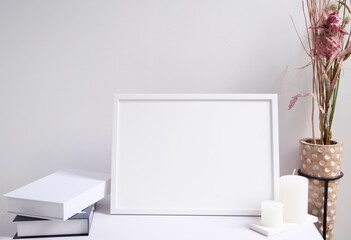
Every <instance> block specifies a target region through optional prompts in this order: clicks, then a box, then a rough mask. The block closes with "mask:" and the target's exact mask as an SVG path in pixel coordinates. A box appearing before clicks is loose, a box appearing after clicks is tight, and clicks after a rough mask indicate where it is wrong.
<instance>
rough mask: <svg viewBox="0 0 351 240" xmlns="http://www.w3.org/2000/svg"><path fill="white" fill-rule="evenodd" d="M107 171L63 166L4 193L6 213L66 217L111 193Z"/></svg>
mask: <svg viewBox="0 0 351 240" xmlns="http://www.w3.org/2000/svg"><path fill="white" fill-rule="evenodd" d="M110 184H111V179H110V174H107V173H96V172H86V171H78V170H71V169H64V170H61V171H58V172H55V173H53V174H51V175H49V176H46V177H44V178H41V179H39V180H37V181H34V182H32V183H30V184H27V185H25V186H23V187H20V188H18V189H16V190H14V191H12V192H9V193H7V194H5V195H4V196H5V197H6V198H7V200H8V201H7V202H8V212H9V213H14V214H17V215H22V216H29V217H37V218H45V219H56V220H67V219H68V218H70V217H72V216H73V215H75V214H76V213H78V212H80V211H81V210H82V209H85V208H87V207H88V206H90V205H92V204H94V203H96V202H97V201H99V200H101V199H103V198H104V197H105V196H107V195H108V194H109V193H110Z"/></svg>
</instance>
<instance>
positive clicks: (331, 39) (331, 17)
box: [311, 8, 348, 57]
mask: <svg viewBox="0 0 351 240" xmlns="http://www.w3.org/2000/svg"><path fill="white" fill-rule="evenodd" d="M341 20H342V19H341V18H340V17H339V16H338V12H337V11H333V12H332V13H330V14H329V12H328V8H325V9H324V11H323V16H322V23H321V24H320V25H319V26H318V27H311V29H318V30H319V34H318V36H317V38H316V43H315V44H316V45H315V47H316V49H315V50H316V52H317V54H319V55H321V56H324V57H331V56H332V55H333V54H334V53H335V52H336V51H340V50H341V47H342V41H343V38H344V36H345V35H346V34H348V33H347V32H346V31H345V30H344V28H345V26H344V25H343V24H342V21H341Z"/></svg>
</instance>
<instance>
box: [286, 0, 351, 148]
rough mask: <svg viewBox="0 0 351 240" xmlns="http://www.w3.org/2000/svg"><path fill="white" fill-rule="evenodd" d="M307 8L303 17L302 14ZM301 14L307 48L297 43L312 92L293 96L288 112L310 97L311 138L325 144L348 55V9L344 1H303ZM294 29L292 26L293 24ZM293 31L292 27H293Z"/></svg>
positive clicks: (349, 17) (349, 19) (329, 137)
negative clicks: (307, 64) (316, 123)
mask: <svg viewBox="0 0 351 240" xmlns="http://www.w3.org/2000/svg"><path fill="white" fill-rule="evenodd" d="M350 3H351V1H350ZM305 5H306V7H307V12H308V14H307V16H306V12H305ZM303 12H304V17H305V24H306V31H307V41H308V43H307V47H306V46H305V45H304V44H303V41H302V40H301V37H300V36H299V38H300V41H301V44H302V45H303V47H304V50H305V51H306V53H307V54H308V55H309V56H310V58H311V65H312V70H313V79H312V89H313V90H312V92H309V93H302V94H298V95H296V96H294V97H293V98H292V100H291V102H290V104H289V110H290V109H291V108H292V107H293V106H294V104H295V103H296V101H297V99H298V98H299V97H305V96H312V97H313V102H312V135H313V142H314V143H315V144H316V143H318V144H322V145H329V144H331V143H332V142H331V139H332V131H331V127H332V123H333V117H334V111H335V106H336V100H337V97H338V91H339V83H340V78H341V72H342V71H341V70H342V64H343V62H344V61H345V60H346V59H348V58H349V56H350V55H351V44H350V35H351V32H349V33H348V32H346V30H345V29H346V25H347V24H348V23H349V22H350V21H351V15H350V13H351V10H350V8H349V7H348V5H347V3H346V0H342V1H338V2H332V1H330V0H306V3H304V2H303ZM294 26H295V25H294ZM295 29H296V27H295ZM315 103H317V106H318V112H319V130H320V138H319V139H318V140H316V137H315V130H314V107H315Z"/></svg>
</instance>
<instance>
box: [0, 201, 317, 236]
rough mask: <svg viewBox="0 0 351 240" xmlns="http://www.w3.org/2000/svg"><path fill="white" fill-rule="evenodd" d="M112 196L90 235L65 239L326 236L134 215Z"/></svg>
mask: <svg viewBox="0 0 351 240" xmlns="http://www.w3.org/2000/svg"><path fill="white" fill-rule="evenodd" d="M109 207H110V203H109V198H106V199H103V200H102V201H100V202H99V203H98V204H97V207H96V211H95V215H94V219H93V223H92V226H91V229H90V234H89V236H85V237H65V238H40V239H41V240H45V239H53V240H54V239H55V240H58V239H65V240H80V239H85V240H90V239H91V240H97V239H99V240H109V239H111V240H112V239H113V240H136V239H138V240H139V239H143V240H145V239H146V240H148V239H150V240H165V239H167V240H173V239H182V240H184V239H189V240H190V239H191V240H197V239H199V240H207V239H211V240H213V239H221V240H226V239H228V240H229V239H230V240H235V239H238V240H246V239H247V240H251V239H252V240H260V239H265V240H278V239H282V240H290V239H291V240H296V239H299V240H303V239H306V240H311V239H313V240H323V238H322V237H321V235H320V234H319V232H318V231H317V229H316V227H315V226H314V225H313V224H312V223H311V224H307V225H303V226H301V228H299V229H295V230H292V231H289V232H285V233H281V234H278V235H275V236H272V237H266V236H264V235H261V234H259V233H256V232H254V231H252V230H250V229H249V225H250V224H251V223H253V222H257V221H259V218H258V217H231V216H225V217H223V216H149V215H148V216H142V215H138V216H132V215H110V214H109ZM13 218H14V216H13V215H11V214H5V215H3V216H2V217H1V218H0V239H1V240H5V239H6V240H9V239H12V237H13V236H14V235H15V232H16V225H15V224H14V223H12V219H13Z"/></svg>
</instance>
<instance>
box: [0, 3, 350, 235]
mask: <svg viewBox="0 0 351 240" xmlns="http://www.w3.org/2000/svg"><path fill="white" fill-rule="evenodd" d="M290 14H291V15H292V16H293V17H294V19H295V22H296V25H297V27H298V30H299V31H300V32H301V34H302V36H303V35H304V28H303V17H302V13H301V1H282V0H267V1H260V0H254V1H240V2H239V1H230V0H205V1H204V0H191V1H189V0H177V1H174V0H173V1H171V0H146V1H142V0H118V1H113V0H73V1H72V0H52V1H47V0H28V1H19V0H2V1H0V161H1V162H0V163H1V165H0V194H1V195H2V194H4V193H6V192H8V191H10V190H13V189H15V188H17V187H19V186H21V185H23V184H26V183H28V182H29V181H32V180H34V179H38V178H40V177H42V176H45V175H47V174H49V173H51V172H53V171H55V170H58V169H60V168H63V167H74V168H81V169H87V170H98V171H99V170H100V171H109V170H110V155H111V128H112V94H113V93H115V92H120V93H141V92H142V93H279V111H280V112H279V117H280V121H279V124H280V157H281V174H288V173H291V172H292V170H293V169H294V168H298V165H299V160H298V139H299V138H302V137H306V136H310V135H311V134H310V120H309V119H310V116H309V115H310V99H304V100H301V101H300V102H299V103H298V104H297V106H296V107H295V108H294V110H293V111H288V110H287V105H288V102H289V99H290V97H291V96H293V95H295V94H297V93H300V92H306V91H309V90H310V85H311V79H310V76H311V73H310V72H311V71H310V70H309V69H306V70H296V69H295V67H300V66H303V65H305V64H306V63H307V62H308V58H307V57H306V55H305V53H304V52H303V50H302V48H301V45H300V43H299V41H298V38H297V36H296V33H295V31H294V29H293V26H292V24H291V21H290V18H289V15H290ZM348 78H350V72H348V71H345V76H344V78H343V79H344V80H345V81H343V82H342V83H341V91H340V98H339V102H338V106H337V113H336V116H335V125H334V126H335V128H334V132H333V133H334V136H335V138H337V139H340V140H342V141H344V143H345V147H344V149H345V150H344V151H345V152H344V163H343V171H344V173H345V177H344V178H343V179H342V181H341V188H340V193H339V202H338V209H337V211H338V213H337V220H336V230H335V231H336V232H335V239H336V240H341V239H347V237H348V236H349V235H351V234H350V233H351V230H350V229H349V227H348V226H347V225H348V216H349V215H350V214H351V210H350V208H349V207H348V203H349V202H350V201H351V194H350V192H348V188H349V187H350V185H351V180H350V176H349V175H350V170H351V163H350V161H348V160H349V158H350V156H351V153H350V152H351V133H350V131H348V125H347V123H348V122H349V121H350V120H351V110H350V108H348V105H347V102H349V101H350V100H351V96H349V95H347V89H350V88H351V83H350V81H347V80H348ZM5 209H6V205H5V200H4V199H3V198H2V197H0V213H2V212H4V211H5Z"/></svg>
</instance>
